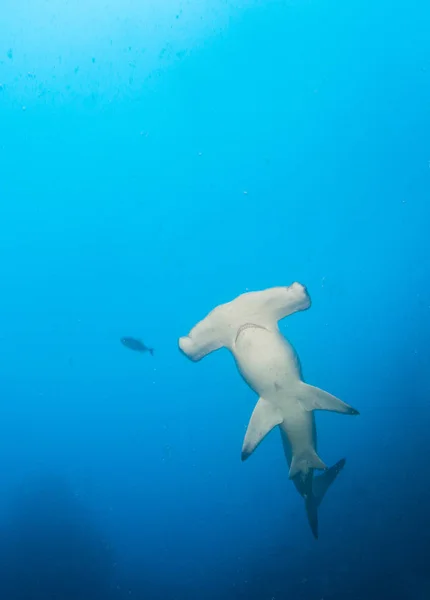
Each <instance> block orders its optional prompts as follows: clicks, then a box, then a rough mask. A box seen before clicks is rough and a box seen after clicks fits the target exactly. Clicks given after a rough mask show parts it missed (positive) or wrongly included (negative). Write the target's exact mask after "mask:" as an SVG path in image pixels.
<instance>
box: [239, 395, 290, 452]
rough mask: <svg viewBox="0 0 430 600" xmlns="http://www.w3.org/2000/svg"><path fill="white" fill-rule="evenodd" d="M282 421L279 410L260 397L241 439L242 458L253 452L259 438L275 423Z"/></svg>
mask: <svg viewBox="0 0 430 600" xmlns="http://www.w3.org/2000/svg"><path fill="white" fill-rule="evenodd" d="M282 421H283V417H282V414H281V411H280V410H278V409H277V408H276V407H275V406H274V405H273V404H271V403H270V402H267V400H265V399H264V398H260V399H259V400H258V402H257V404H256V405H255V408H254V410H253V412H252V415H251V419H250V421H249V424H248V429H247V430H246V434H245V439H244V440H243V446H242V460H246V459H247V458H248V456H250V455H251V454H252V453H253V452H254V450H255V449H256V447H257V446H258V444H259V443H260V442H261V440H262V439H263V438H264V437H265V436H266V435H267V434H268V433H269V432H270V431H272V429H273V428H274V427H276V425H280V424H281V423H282Z"/></svg>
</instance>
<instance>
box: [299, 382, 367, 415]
mask: <svg viewBox="0 0 430 600" xmlns="http://www.w3.org/2000/svg"><path fill="white" fill-rule="evenodd" d="M298 396H299V400H300V402H301V404H302V406H303V408H304V409H305V410H309V411H310V410H331V411H333V412H338V413H343V414H345V415H359V414H360V413H359V412H358V410H356V409H355V408H353V407H352V406H350V405H349V404H346V403H345V402H342V400H339V398H336V396H332V395H331V394H329V393H328V392H325V391H324V390H320V389H319V388H317V387H314V386H313V385H308V384H307V383H301V384H300V392H299V395H298Z"/></svg>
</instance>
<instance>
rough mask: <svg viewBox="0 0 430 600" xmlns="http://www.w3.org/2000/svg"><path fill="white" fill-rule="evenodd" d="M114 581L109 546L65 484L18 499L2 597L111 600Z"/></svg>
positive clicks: (1, 567) (3, 550) (34, 489)
mask: <svg viewBox="0 0 430 600" xmlns="http://www.w3.org/2000/svg"><path fill="white" fill-rule="evenodd" d="M113 577H114V560H113V556H112V551H111V549H110V547H109V545H108V544H107V543H106V541H105V540H104V539H103V536H102V535H101V534H100V532H99V531H97V528H96V527H95V525H94V522H93V520H92V519H91V516H90V515H89V513H88V512H87V511H86V510H85V508H84V507H83V506H82V505H81V503H80V502H79V500H78V499H77V498H76V497H75V496H74V494H73V492H71V490H70V489H69V488H68V487H67V485H66V484H65V483H64V482H63V481H62V480H61V479H57V478H47V479H45V480H42V481H37V482H33V483H32V484H27V485H26V486H25V488H23V489H21V491H20V492H19V493H15V494H14V497H13V499H12V501H11V502H10V506H9V510H8V512H7V515H6V520H5V524H4V526H3V528H2V531H1V538H0V581H1V589H2V592H1V596H2V598H4V599H5V600H6V599H7V600H97V599H99V598H100V599H101V598H103V599H104V600H105V599H106V600H110V598H113V597H114V596H113Z"/></svg>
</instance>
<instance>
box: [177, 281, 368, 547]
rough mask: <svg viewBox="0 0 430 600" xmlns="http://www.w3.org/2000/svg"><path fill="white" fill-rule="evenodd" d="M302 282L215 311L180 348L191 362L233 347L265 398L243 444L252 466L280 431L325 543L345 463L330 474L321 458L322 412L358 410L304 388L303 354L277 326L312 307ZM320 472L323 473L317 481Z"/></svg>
mask: <svg viewBox="0 0 430 600" xmlns="http://www.w3.org/2000/svg"><path fill="white" fill-rule="evenodd" d="M310 305H311V300H310V297H309V294H308V292H307V290H306V288H305V287H304V286H303V285H302V284H300V283H297V282H295V283H293V284H292V285H290V286H283V287H273V288H269V289H266V290H263V291H259V292H247V293H244V294H241V295H240V296H238V297H237V298H235V299H234V300H232V301H231V302H228V303H226V304H221V305H219V306H217V307H216V308H214V309H213V310H212V311H211V312H210V313H209V314H208V315H207V316H206V317H205V318H204V319H203V320H201V321H200V322H199V323H197V325H195V327H193V329H191V331H190V333H189V334H188V335H187V336H184V337H181V338H179V348H180V350H181V351H182V352H183V353H184V354H185V355H186V356H187V357H188V358H189V359H191V360H192V361H199V360H201V359H202V358H203V357H204V356H206V355H208V354H210V353H211V352H213V351H215V350H218V349H220V348H223V347H225V348H228V349H229V350H230V351H231V353H232V354H233V356H234V359H235V361H236V365H237V368H238V370H239V372H240V374H241V375H242V377H243V379H244V380H245V382H246V383H247V384H248V385H249V386H250V387H251V389H252V390H254V392H255V393H256V394H257V395H258V396H259V400H258V402H257V404H256V405H255V408H254V411H253V412H252V415H251V419H250V421H249V424H248V428H247V431H246V434H245V439H244V441H243V446H242V460H246V459H247V458H248V457H249V456H250V455H251V454H252V453H253V451H254V450H255V449H256V447H257V446H258V445H259V444H260V442H261V441H262V439H263V438H264V437H265V436H266V435H267V434H268V433H269V432H270V431H271V430H272V429H274V428H275V427H277V426H278V427H279V429H280V432H281V437H282V443H283V447H284V453H285V457H286V459H287V462H288V466H289V469H290V470H289V477H290V479H291V480H292V481H293V483H294V485H295V487H296V489H297V491H298V492H299V494H300V495H301V496H302V498H303V499H304V502H305V508H306V513H307V517H308V521H309V525H310V527H311V530H312V533H313V535H314V537H315V538H316V539H317V538H318V507H319V505H320V503H321V501H322V499H323V497H324V495H325V493H326V491H327V489H328V488H329V487H330V485H331V484H332V483H333V481H334V480H335V479H336V477H337V475H338V473H339V472H340V471H341V470H342V468H343V467H344V465H345V459H342V460H340V461H338V462H337V463H336V464H335V465H334V466H332V467H330V468H328V467H327V466H326V465H325V463H324V462H323V461H322V460H321V458H320V457H319V456H318V454H317V435H316V426H315V417H314V411H315V410H328V411H333V412H338V413H343V414H347V415H358V414H359V412H358V411H357V410H356V409H355V408H352V406H350V405H349V404H345V402H342V400H339V398H336V397H335V396H332V395H331V394H329V393H328V392H325V391H323V390H321V389H319V388H317V387H314V386H312V385H309V384H307V383H304V381H303V378H302V374H301V368H300V363H299V359H298V356H297V354H296V352H295V351H294V349H293V347H292V346H291V344H290V343H289V342H288V341H287V340H286V339H285V337H284V336H283V335H282V334H281V332H280V331H279V327H278V322H279V321H280V320H281V319H283V318H284V317H287V316H288V315H291V314H293V313H296V312H298V311H303V310H306V309H308V308H309V307H310ZM314 470H322V471H323V473H322V474H321V475H319V476H314Z"/></svg>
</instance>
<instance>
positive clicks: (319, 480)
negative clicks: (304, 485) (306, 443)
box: [304, 458, 345, 539]
mask: <svg viewBox="0 0 430 600" xmlns="http://www.w3.org/2000/svg"><path fill="white" fill-rule="evenodd" d="M344 466H345V459H344V458H342V459H341V460H339V461H338V462H337V463H336V464H335V465H333V466H332V467H330V468H329V469H327V470H326V471H324V473H322V474H321V475H317V476H316V477H314V478H313V480H312V484H311V485H312V488H311V489H309V488H310V486H309V488H308V490H307V492H308V493H307V494H305V495H304V499H305V508H306V515H307V517H308V521H309V525H310V527H311V530H312V533H313V536H314V538H315V539H318V507H319V505H320V504H321V502H322V499H323V498H324V496H325V493H326V492H327V490H328V488H329V487H330V486H331V484H332V483H333V482H334V480H335V479H336V477H337V476H338V475H339V473H340V472H341V470H342V469H343V467H344ZM309 479H311V478H309Z"/></svg>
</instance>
